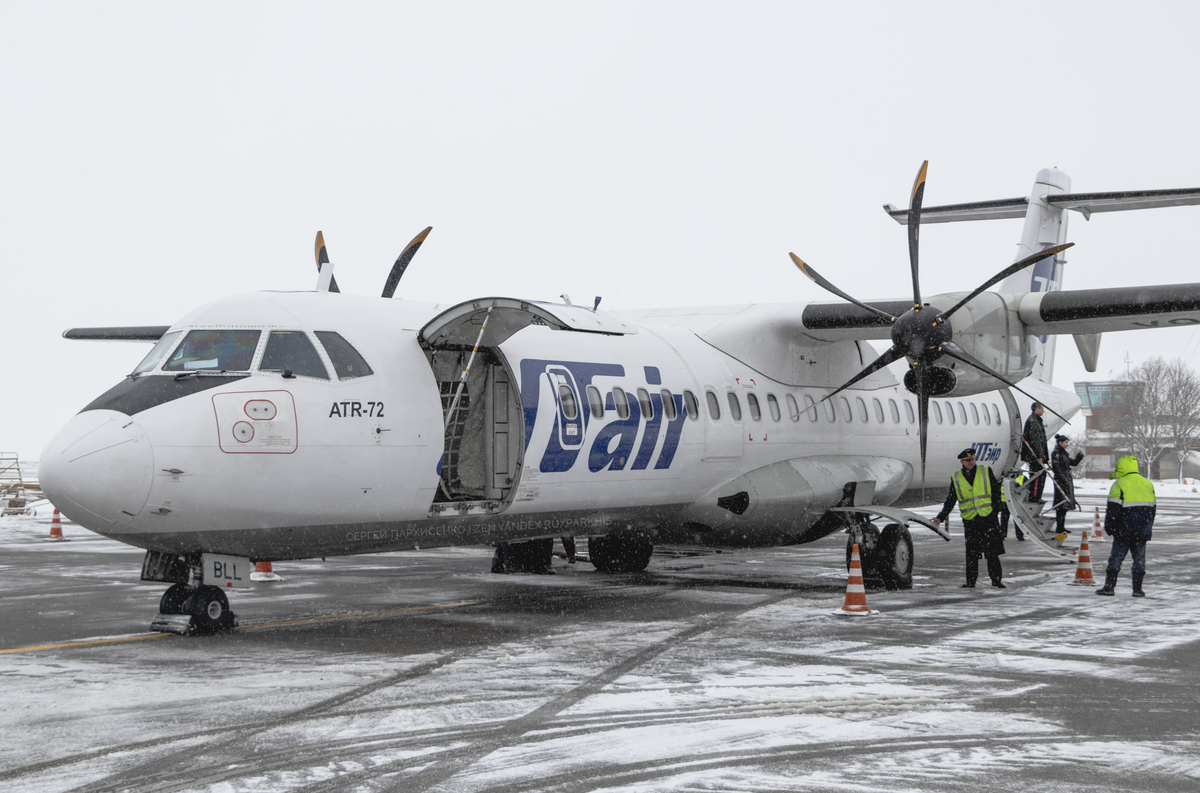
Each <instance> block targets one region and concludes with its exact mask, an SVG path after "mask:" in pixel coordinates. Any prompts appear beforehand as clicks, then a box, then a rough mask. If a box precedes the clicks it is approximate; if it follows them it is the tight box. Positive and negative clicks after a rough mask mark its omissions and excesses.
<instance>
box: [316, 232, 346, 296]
mask: <svg viewBox="0 0 1200 793" xmlns="http://www.w3.org/2000/svg"><path fill="white" fill-rule="evenodd" d="M313 255H314V256H316V258H317V272H318V273H319V272H321V265H323V264H329V253H328V251H326V250H325V235H324V234H322V233H321V232H319V231H318V232H317V241H316V244H315V245H314V246H313ZM329 291H330V292H341V291H342V290H340V289H338V285H337V278H335V277H333V276H330V277H329Z"/></svg>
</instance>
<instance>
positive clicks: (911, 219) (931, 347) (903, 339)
mask: <svg viewBox="0 0 1200 793" xmlns="http://www.w3.org/2000/svg"><path fill="white" fill-rule="evenodd" d="M928 170H929V161H928V160H926V161H925V162H923V163H921V168H920V170H919V171H917V178H916V180H915V181H914V182H913V189H912V195H911V197H910V198H909V207H908V260H909V266H910V268H911V270H912V285H913V307H912V308H911V309H909V310H908V311H906V312H905V313H903V314H901V315H900V316H898V317H893V316H892V315H891V314H888V313H887V312H885V311H881V310H880V309H879V308H877V307H875V306H871V305H868V304H866V303H864V302H862V301H861V300H858V299H856V298H854V297H852V296H851V295H849V294H847V293H846V292H844V291H842V290H841V289H839V288H838V287H836V286H834V285H833V283H831V282H830V281H829V280H828V279H826V278H824V277H823V276H822V275H821V274H820V273H818V272H817V271H816V270H815V269H813V267H812V265H810V264H808V263H807V262H805V261H803V260H801V259H800V257H798V256H796V254H794V253H793V254H790V255H791V257H792V261H793V262H794V263H795V265H796V267H798V268H799V269H800V272H802V273H804V274H805V275H806V276H808V278H810V279H811V280H812V281H813V282H814V283H815V284H817V286H819V287H821V288H822V289H824V290H826V291H828V292H831V293H833V294H835V295H837V296H838V297H840V298H842V299H843V300H847V301H849V302H850V303H853V304H854V305H856V306H858V307H859V308H862V309H865V310H867V311H870V312H871V313H873V314H876V315H878V316H881V317H883V318H885V319H887V320H889V321H890V322H891V323H892V346H891V347H889V348H888V350H887V351H886V352H885V353H883V355H880V356H879V357H878V358H876V359H875V360H874V361H872V362H871V363H870V364H869V365H867V367H866V368H865V369H863V370H862V371H861V372H859V373H858V374H856V375H855V376H854V377H852V378H850V379H849V380H847V381H846V382H845V383H843V384H842V385H841V386H839V387H838V388H836V389H834V390H833V391H831V392H830V393H829V394H828V395H827V396H826V397H825V398H824V399H822V400H821V402H824V401H826V400H828V399H832V398H833V397H834V396H835V395H837V394H838V393H840V392H842V391H844V390H845V389H847V388H849V387H850V386H852V385H854V384H855V383H857V382H858V381H859V380H862V379H863V378H865V377H867V376H869V375H871V374H873V373H874V372H877V371H879V370H880V369H882V368H884V367H885V366H888V365H889V364H892V363H895V362H896V361H898V360H900V359H901V358H907V359H908V362H909V372H908V374H907V375H906V376H905V378H904V386H905V388H907V389H908V390H909V391H911V392H912V393H914V394H916V396H917V403H918V406H919V408H920V409H919V411H918V414H919V433H920V439H921V488H922V490H923V489H924V487H925V452H926V446H927V440H928V430H929V398H930V397H931V396H938V395H940V394H944V393H947V392H948V391H949V390H950V389H951V388H953V385H952V380H950V379H949V378H950V373H949V371H948V370H946V369H944V368H942V367H938V366H935V365H934V363H935V362H936V361H937V360H938V359H939V358H941V357H942V356H943V355H944V356H948V357H950V358H954V359H956V360H959V361H962V362H963V363H965V364H967V365H968V366H971V367H974V368H975V369H978V370H979V371H981V372H983V373H984V374H986V375H988V376H990V377H994V378H995V379H997V380H999V381H1000V382H1002V383H1004V384H1005V385H1007V386H1009V387H1010V388H1014V389H1016V390H1017V391H1020V392H1021V393H1022V394H1025V396H1028V397H1029V398H1030V399H1033V398H1034V397H1033V396H1032V395H1031V394H1029V393H1027V392H1026V391H1024V390H1023V389H1022V388H1020V387H1019V386H1017V384H1016V383H1014V382H1012V381H1011V380H1009V379H1008V378H1006V377H1004V376H1003V375H1001V374H1000V373H999V372H996V371H995V370H993V369H991V368H990V367H988V366H987V365H986V364H984V363H983V362H982V361H979V360H978V359H976V358H975V357H973V356H972V355H970V354H969V353H967V351H966V350H964V349H963V348H962V347H960V346H958V345H957V344H955V343H954V342H953V341H952V337H953V333H952V331H951V330H950V325H949V322H948V320H949V319H950V317H951V316H953V315H954V313H955V312H956V311H958V310H959V309H960V308H962V307H963V306H965V305H966V304H967V303H969V302H971V301H972V300H974V299H975V298H976V297H978V296H979V295H980V294H981V293H982V292H984V291H985V290H987V289H989V288H991V287H992V286H995V285H996V284H998V283H1000V282H1001V281H1003V280H1004V279H1005V278H1008V277H1009V276H1010V275H1012V274H1014V273H1016V272H1019V271H1021V270H1023V269H1025V268H1026V267H1029V266H1030V265H1032V264H1035V263H1037V262H1040V261H1041V260H1042V259H1047V258H1049V257H1051V256H1054V255H1056V254H1059V253H1062V252H1063V251H1065V250H1066V249H1067V248H1070V247H1071V246H1072V245H1074V243H1071V242H1068V243H1067V244H1065V245H1056V246H1055V247H1053V248H1047V249H1045V250H1043V251H1040V252H1038V253H1035V254H1033V255H1032V256H1027V257H1025V258H1024V259H1021V260H1020V261H1019V262H1014V263H1013V264H1011V265H1009V266H1008V267H1006V268H1004V269H1003V270H1001V271H1000V272H999V273H997V274H996V275H994V276H992V277H991V278H989V279H988V280H987V281H985V282H984V283H983V284H982V285H981V286H980V287H979V288H977V289H976V290H975V291H973V292H971V293H970V294H969V295H967V296H966V297H964V298H963V299H962V300H960V301H958V302H957V303H955V304H954V305H953V306H951V307H950V308H948V309H947V310H945V311H942V312H940V313H936V314H935V313H934V312H935V311H936V309H934V308H932V307H931V306H928V305H924V304H922V303H921V283H920V268H919V266H918V256H917V253H918V249H919V245H918V242H919V239H920V226H921V202H922V201H923V200H924V197H925V177H926V174H927V172H928ZM947 384H950V385H947ZM821 402H818V403H816V405H819V404H821ZM816 405H811V406H809V407H807V408H805V410H812V409H813V408H814V407H816ZM1046 409H1047V410H1050V408H1046ZM801 412H804V411H801ZM1050 412H1051V413H1054V415H1055V416H1058V417H1059V418H1060V419H1063V421H1066V419H1065V418H1063V417H1062V416H1059V414H1058V413H1055V412H1054V411H1053V410H1050Z"/></svg>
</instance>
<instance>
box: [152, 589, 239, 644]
mask: <svg viewBox="0 0 1200 793" xmlns="http://www.w3.org/2000/svg"><path fill="white" fill-rule="evenodd" d="M236 626H237V617H236V616H235V615H234V613H233V612H232V611H231V610H230V609H229V599H228V598H227V597H225V593H224V592H223V591H222V590H221V589H220V588H219V587H215V586H211V585H208V584H205V585H204V586H199V587H195V588H190V587H188V586H186V585H184V584H175V585H174V586H172V587H171V588H170V589H168V590H167V591H166V592H164V593H163V596H162V600H161V601H159V614H158V616H157V617H155V618H154V621H153V622H151V623H150V630H152V631H164V632H167V633H178V634H180V635H182V636H202V635H206V634H212V633H219V632H221V631H226V630H229V629H230V628H233V627H236Z"/></svg>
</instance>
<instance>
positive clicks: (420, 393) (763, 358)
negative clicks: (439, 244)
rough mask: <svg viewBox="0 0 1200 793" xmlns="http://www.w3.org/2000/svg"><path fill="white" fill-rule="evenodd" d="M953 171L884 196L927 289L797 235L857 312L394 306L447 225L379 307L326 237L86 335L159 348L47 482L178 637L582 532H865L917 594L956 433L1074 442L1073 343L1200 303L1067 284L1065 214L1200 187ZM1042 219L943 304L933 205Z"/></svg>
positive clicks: (837, 308) (513, 565) (775, 536)
mask: <svg viewBox="0 0 1200 793" xmlns="http://www.w3.org/2000/svg"><path fill="white" fill-rule="evenodd" d="M927 165H928V163H926V164H924V165H922V167H921V169H920V172H919V173H918V176H917V179H916V182H915V183H914V187H913V191H912V193H911V196H910V201H909V207H908V209H907V210H905V209H897V208H896V207H894V206H892V205H890V204H888V205H885V206H884V209H885V211H887V212H888V214H889V215H890V216H891V217H893V218H894V219H895V220H896V221H897V222H898V223H900V224H901V225H905V226H907V231H908V242H909V263H910V269H911V274H912V286H913V295H912V297H911V299H910V298H908V297H907V296H906V297H904V298H902V299H898V300H885V301H874V302H864V301H861V300H858V299H857V298H854V297H852V296H851V295H849V294H848V293H846V292H844V291H842V290H841V289H839V288H838V287H837V286H835V285H834V284H832V283H831V282H830V281H828V280H826V279H825V278H824V277H823V276H821V275H820V274H819V273H818V272H817V269H816V268H814V267H813V266H812V265H811V264H809V263H807V262H804V261H803V260H802V259H800V258H799V257H797V256H796V255H795V254H792V259H793V261H794V263H795V265H796V266H797V267H799V269H800V270H801V271H802V272H803V273H804V274H805V275H807V276H808V277H810V278H812V279H813V280H814V281H816V282H817V283H818V284H820V285H821V286H822V287H823V288H825V289H827V290H828V291H830V292H832V293H833V294H835V295H837V296H838V297H840V298H842V300H843V301H844V302H831V303H807V304H804V303H775V304H748V305H732V306H705V307H697V308H657V309H642V310H621V311H602V310H600V309H599V307H598V302H599V301H597V304H596V305H593V306H592V307H590V308H589V307H587V306H578V305H571V304H570V303H569V300H568V299H567V298H566V297H565V296H564V301H566V302H564V303H550V302H541V301H536V300H527V299H521V298H512V297H502V296H491V297H480V298H477V299H473V300H469V301H466V302H463V303H459V304H457V305H450V306H447V305H440V304H428V303H417V302H412V301H409V300H404V299H400V298H396V297H394V293H395V290H396V289H397V286H398V284H399V281H400V279H401V277H402V275H403V273H404V270H405V268H406V267H407V266H408V265H409V263H410V262H411V260H412V258H413V256H414V255H415V253H416V252H417V249H418V248H420V246H421V245H422V243H423V242H424V241H425V239H426V237H427V236H428V234H429V233H430V229H429V228H427V229H425V230H424V231H423V232H421V234H419V235H417V237H416V238H414V239H413V241H412V242H410V243H409V245H408V246H406V247H405V248H404V251H403V252H402V253H401V255H400V257H399V258H398V259H397V261H396V264H395V265H394V267H393V269H392V271H391V273H390V274H389V276H388V279H387V281H386V283H385V287H384V289H383V293H382V298H383V299H380V298H377V297H373V296H359V295H348V294H343V293H341V292H340V291H339V289H338V287H337V282H336V280H335V279H334V277H333V270H334V265H333V263H331V262H330V260H329V256H328V252H327V249H326V247H325V244H324V238H323V235H322V234H321V233H320V232H318V235H317V243H316V246H315V258H316V264H317V271H318V280H317V285H316V288H315V289H314V290H313V291H264V292H256V293H251V294H241V295H235V296H232V297H228V298H224V299H220V300H216V301H214V302H211V303H209V304H207V305H204V306H201V307H200V308H197V309H196V310H194V311H192V312H191V313H189V314H187V315H185V316H183V317H181V318H180V319H178V320H177V321H176V322H174V324H172V325H170V326H155V327H111V328H76V329H72V330H68V331H66V332H65V333H64V334H63V335H64V336H65V337H66V338H70V339H93V340H95V339H107V340H137V341H152V342H154V346H153V348H152V349H151V350H150V352H149V354H148V355H147V356H146V357H145V358H144V359H143V360H142V362H141V363H140V364H138V366H137V367H136V368H135V369H134V370H133V371H132V372H131V373H130V374H129V375H127V376H126V377H125V378H124V379H122V380H121V381H120V382H119V383H117V385H115V386H114V387H112V388H111V389H109V390H108V391H106V392H105V393H103V394H101V395H100V396H98V397H96V398H95V399H94V400H93V401H91V402H90V403H89V404H88V405H87V406H86V407H84V409H83V410H82V411H80V412H79V413H78V414H77V415H76V416H74V417H73V418H72V419H71V420H70V421H68V422H67V424H66V425H65V426H64V427H63V428H62V429H61V430H60V431H59V432H58V433H57V435H56V436H55V437H54V439H53V440H52V441H51V442H50V444H49V445H48V447H47V448H46V450H45V452H44V453H43V454H42V457H41V465H40V479H41V482H42V485H43V488H44V490H45V492H46V494H47V496H48V497H49V498H50V499H51V501H52V502H53V503H54V504H55V505H56V506H57V507H58V508H59V509H60V510H61V511H62V512H63V513H64V514H65V515H67V516H68V517H69V518H71V519H72V520H74V521H75V522H76V523H78V524H80V525H82V526H84V527H86V528H88V529H90V530H92V531H94V532H97V533H99V534H102V535H105V536H107V537H111V538H113V539H116V540H119V541H121V542H124V543H128V544H130V545H133V546H136V547H139V548H144V549H145V550H146V556H145V558H144V562H143V566H142V580H145V581H155V582H162V583H165V584H169V585H170V586H169V588H168V589H167V590H166V591H165V593H164V594H163V596H162V597H161V600H160V604H159V614H158V615H157V616H156V618H155V620H154V621H153V622H152V628H153V629H156V630H167V631H173V632H176V633H182V634H203V633H212V632H217V631H222V630H226V629H229V628H232V627H234V626H235V625H236V618H235V616H234V614H233V612H232V611H231V610H230V607H229V601H228V598H227V597H226V595H225V591H224V590H225V589H228V588H232V587H235V586H237V585H241V584H243V582H244V581H245V579H247V578H248V575H247V573H248V571H249V568H250V566H252V565H253V564H255V563H257V562H260V561H282V560H291V559H303V558H316V557H326V556H337V555H352V554H368V553H377V552H390V551H404V550H412V549H421V548H433V547H439V546H453V545H485V546H486V545H494V546H496V548H497V550H496V558H495V560H494V563H493V570H497V571H519V572H521V571H523V572H538V571H544V570H545V569H546V568H547V567H548V566H549V563H550V558H551V552H552V549H553V542H554V539H555V538H558V537H562V536H566V535H570V536H579V537H587V538H588V546H589V547H588V551H589V557H590V561H591V563H592V564H593V565H594V566H595V568H596V569H597V570H598V571H600V572H636V571H640V570H643V569H645V568H646V566H647V564H648V563H649V561H650V558H651V554H652V551H653V548H654V546H655V545H656V544H660V545H661V544H664V543H686V544H692V543H695V544H699V545H702V546H710V547H733V548H747V547H761V546H775V545H788V544H799V543H807V542H813V541H815V540H818V539H821V538H823V537H826V536H828V535H830V534H833V533H835V532H846V533H847V534H848V535H849V536H848V539H847V553H848V554H849V549H850V547H851V546H852V544H858V545H859V547H860V550H861V553H862V557H863V568H864V571H866V575H868V577H870V578H874V579H877V580H879V581H882V582H883V583H884V584H885V585H886V586H887V587H889V588H908V587H911V586H912V571H913V544H912V537H911V533H910V531H909V527H910V526H912V525H914V524H915V525H920V526H925V527H927V528H929V529H931V530H932V531H935V532H937V533H938V534H939V535H941V536H942V537H943V538H944V539H946V540H949V539H950V536H949V534H947V533H946V532H945V530H944V529H942V528H940V527H938V526H935V525H934V524H933V523H932V522H931V521H929V520H927V519H925V518H922V517H920V516H918V515H916V514H915V513H913V512H911V511H909V510H908V509H907V507H911V506H914V505H920V504H928V503H932V502H935V501H938V500H940V499H941V498H942V497H943V495H944V493H945V492H946V491H945V483H946V482H947V480H948V479H949V478H950V476H951V474H952V473H953V471H954V470H957V466H958V461H957V453H958V451H959V450H960V449H962V448H964V447H968V446H969V447H973V448H974V449H975V450H976V454H977V459H979V460H980V461H982V462H986V463H988V464H990V465H992V466H993V467H994V468H995V469H996V470H1003V469H1011V468H1013V467H1014V466H1015V465H1016V463H1017V459H1018V453H1019V450H1020V443H1021V432H1022V427H1023V420H1022V416H1023V415H1024V413H1025V412H1027V410H1028V404H1029V402H1028V400H1037V401H1039V402H1042V403H1043V404H1044V405H1046V407H1047V408H1048V410H1049V413H1048V414H1047V416H1046V418H1047V419H1048V422H1047V423H1048V427H1047V429H1048V432H1051V433H1053V432H1054V431H1055V430H1057V429H1058V428H1059V427H1060V426H1062V423H1063V422H1065V421H1066V420H1067V419H1068V418H1069V417H1070V416H1071V415H1073V414H1074V413H1075V412H1076V411H1077V410H1078V409H1079V400H1078V398H1077V397H1076V396H1075V394H1074V393H1072V392H1068V391H1065V390H1063V389H1059V388H1055V387H1054V386H1053V385H1052V384H1051V382H1050V379H1051V378H1050V375H1051V372H1052V370H1053V362H1054V354H1055V339H1056V337H1057V336H1059V335H1064V334H1070V335H1072V336H1073V337H1074V339H1075V341H1076V344H1077V346H1078V348H1079V351H1080V354H1081V355H1082V356H1083V358H1084V360H1085V363H1086V365H1087V366H1088V369H1089V371H1094V370H1095V364H1096V357H1097V355H1098V350H1099V342H1100V334H1102V333H1106V332H1113V331H1121V330H1131V329H1141V328H1151V327H1170V326H1179V325H1194V324H1197V323H1200V283H1195V284H1172V285H1164V286H1131V287H1125V288H1117V289H1083V290H1073V291H1064V290H1063V289H1062V285H1063V271H1064V265H1065V263H1066V258H1065V252H1066V250H1067V249H1068V248H1069V247H1070V245H1069V243H1068V242H1067V211H1068V210H1071V211H1076V212H1079V213H1081V214H1083V215H1084V217H1085V218H1089V217H1090V216H1091V215H1092V214H1095V213H1102V212H1108V211H1118V210H1131V209H1141V208H1154V207H1162V206H1184V205H1195V204H1198V203H1200V189H1184V190H1149V191H1136V192H1121V193H1072V192H1070V185H1071V182H1070V178H1069V177H1068V176H1067V175H1066V174H1065V173H1063V172H1062V171H1059V170H1057V169H1045V170H1042V171H1040V172H1039V173H1038V175H1037V177H1036V180H1035V182H1034V185H1033V188H1032V190H1031V192H1030V194H1029V195H1028V196H1027V197H1021V198H1013V199H1003V200H999V201H983V202H977V203H970V204H957V205H947V206H939V207H928V208H925V207H923V200H924V199H923V196H924V188H925V179H926V174H927ZM1018 217H1023V218H1024V227H1023V231H1022V235H1021V239H1020V244H1019V249H1018V254H1017V257H1016V261H1015V263H1014V264H1013V265H1012V266H1010V267H1007V268H1005V269H1004V270H1002V271H1001V272H1000V273H999V274H998V275H997V276H995V277H993V278H991V279H989V280H988V281H986V282H985V283H984V284H983V285H982V286H980V287H979V288H978V289H976V290H973V291H971V292H951V293H945V294H937V295H931V296H923V294H922V292H921V288H920V280H919V267H918V247H919V246H918V238H919V234H918V232H919V229H920V225H921V224H922V223H930V222H935V223H936V222H957V221H967V220H983V219H993V218H1018ZM1030 268H1032V269H1030ZM997 284H999V285H1000V286H999V289H997V290H996V291H991V288H992V287H994V286H996V285H997ZM872 341H885V342H886V341H890V343H891V346H890V347H889V348H888V349H887V351H885V352H884V353H882V354H879V353H878V352H877V351H876V350H875V348H874V347H873V346H872V345H871V342H872ZM880 519H882V520H883V521H884V523H885V525H884V526H883V528H882V529H880V528H878V527H876V526H875V524H874V521H876V520H880Z"/></svg>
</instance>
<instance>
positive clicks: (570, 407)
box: [558, 383, 579, 421]
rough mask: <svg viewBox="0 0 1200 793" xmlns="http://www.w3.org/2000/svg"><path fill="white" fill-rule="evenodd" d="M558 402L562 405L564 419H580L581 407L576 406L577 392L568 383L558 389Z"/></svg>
mask: <svg viewBox="0 0 1200 793" xmlns="http://www.w3.org/2000/svg"><path fill="white" fill-rule="evenodd" d="M558 402H559V404H560V405H562V412H563V418H565V419H567V420H568V421H569V420H571V419H574V418H578V417H579V406H578V405H576V404H575V392H574V391H572V390H571V386H569V385H567V384H566V383H563V384H562V385H560V386H559V387H558Z"/></svg>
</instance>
